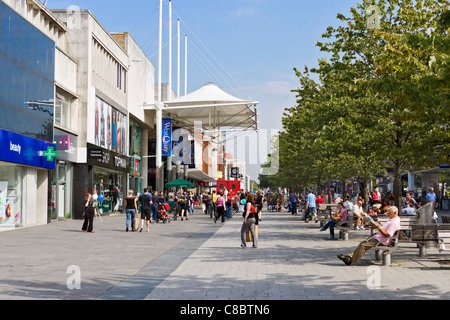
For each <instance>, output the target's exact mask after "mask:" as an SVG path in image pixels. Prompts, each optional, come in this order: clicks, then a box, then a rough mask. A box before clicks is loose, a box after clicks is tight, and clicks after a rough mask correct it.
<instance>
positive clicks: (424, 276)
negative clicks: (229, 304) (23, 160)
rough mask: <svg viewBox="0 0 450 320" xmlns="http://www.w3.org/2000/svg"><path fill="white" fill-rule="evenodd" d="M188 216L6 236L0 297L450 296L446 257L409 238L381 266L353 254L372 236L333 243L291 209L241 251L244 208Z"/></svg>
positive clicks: (270, 220) (267, 219)
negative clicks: (221, 217) (216, 218)
mask: <svg viewBox="0 0 450 320" xmlns="http://www.w3.org/2000/svg"><path fill="white" fill-rule="evenodd" d="M198 212H199V210H197V214H196V215H194V216H191V218H190V220H189V221H179V220H178V221H172V222H171V223H170V224H152V225H151V227H150V232H149V233H147V232H145V229H144V232H142V233H141V232H133V233H132V232H128V233H126V232H125V218H124V216H123V215H114V216H107V217H103V218H102V221H100V220H98V219H96V220H95V222H94V229H95V231H96V233H95V234H86V233H82V232H81V231H80V229H81V225H82V222H81V221H65V222H53V223H51V224H49V225H46V226H41V227H34V228H27V229H21V230H15V231H8V232H2V233H0V242H1V243H2V244H3V250H2V255H1V257H2V258H1V261H0V270H1V281H0V299H1V300H33V299H39V300H95V299H98V300H159V301H162V300H164V301H167V300H169V301H171V300H182V301H193V300H196V301H198V300H200V301H207V300H213V301H219V300H220V301H222V300H229V301H236V300H238V301H248V302H251V301H261V300H263V301H265V300H268V301H269V300H288V301H293V300H384V299H389V300H415V299H420V300H425V299H438V300H441V299H449V298H450V293H449V286H448V284H449V283H450V268H449V265H448V264H446V262H449V261H450V256H449V255H448V254H445V253H442V254H439V252H438V250H437V249H429V250H428V256H427V257H419V255H418V253H419V250H418V248H417V247H416V246H415V244H411V243H402V244H400V247H401V249H400V250H398V251H396V252H394V253H393V255H392V265H391V266H390V267H383V266H381V264H380V263H378V262H375V261H374V257H375V253H374V251H369V252H367V254H366V255H365V256H364V257H363V259H362V260H361V261H360V263H359V264H358V265H352V266H350V267H348V266H345V265H344V264H343V263H342V262H341V261H340V260H338V259H337V257H336V255H337V254H339V253H350V252H351V251H352V250H353V249H354V248H355V247H356V245H357V244H358V243H359V242H360V241H361V240H363V239H364V238H365V237H367V236H368V235H369V231H352V232H351V233H350V239H349V241H337V240H335V241H330V240H327V237H328V235H329V234H328V232H319V231H318V229H319V225H318V224H315V223H309V224H306V223H304V222H302V221H300V218H299V216H292V215H291V214H290V213H269V212H263V219H262V220H263V221H262V223H261V224H260V227H259V248H258V249H253V248H251V245H249V247H248V248H247V249H240V248H239V245H240V228H241V224H242V219H241V218H240V216H239V214H235V216H234V218H232V219H230V220H227V222H226V223H225V224H223V225H222V224H220V223H219V222H218V223H217V224H214V222H213V221H212V220H211V219H210V218H209V216H205V215H203V214H199V213H198Z"/></svg>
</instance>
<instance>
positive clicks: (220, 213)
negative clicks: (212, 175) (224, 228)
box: [214, 192, 225, 223]
mask: <svg viewBox="0 0 450 320" xmlns="http://www.w3.org/2000/svg"><path fill="white" fill-rule="evenodd" d="M216 210H217V215H214V223H216V221H217V219H219V217H222V223H225V199H224V198H223V194H222V192H219V197H218V198H217V201H216Z"/></svg>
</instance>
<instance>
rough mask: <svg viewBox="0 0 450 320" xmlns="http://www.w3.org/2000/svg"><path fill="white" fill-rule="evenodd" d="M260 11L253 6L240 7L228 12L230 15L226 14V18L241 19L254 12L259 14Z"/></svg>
mask: <svg viewBox="0 0 450 320" xmlns="http://www.w3.org/2000/svg"><path fill="white" fill-rule="evenodd" d="M258 12H259V10H258V9H253V8H239V9H237V10H234V11H230V12H228V15H227V16H226V19H239V18H243V17H249V16H252V15H254V14H257V13H258Z"/></svg>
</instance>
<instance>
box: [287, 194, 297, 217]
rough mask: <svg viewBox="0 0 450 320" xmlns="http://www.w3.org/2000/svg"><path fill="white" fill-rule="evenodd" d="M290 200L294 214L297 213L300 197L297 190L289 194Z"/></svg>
mask: <svg viewBox="0 0 450 320" xmlns="http://www.w3.org/2000/svg"><path fill="white" fill-rule="evenodd" d="M289 202H290V203H291V210H292V215H295V214H297V205H298V197H297V195H296V194H295V192H293V193H292V194H291V195H290V196H289Z"/></svg>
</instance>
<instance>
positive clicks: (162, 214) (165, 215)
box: [158, 203, 170, 223]
mask: <svg viewBox="0 0 450 320" xmlns="http://www.w3.org/2000/svg"><path fill="white" fill-rule="evenodd" d="M169 211H170V206H169V204H167V203H160V204H159V208H158V223H159V222H162V223H170V217H169Z"/></svg>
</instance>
